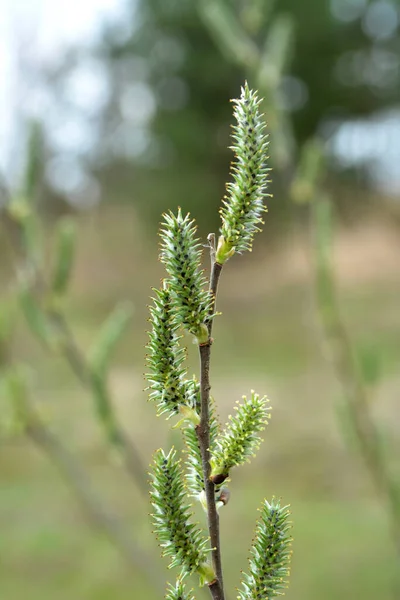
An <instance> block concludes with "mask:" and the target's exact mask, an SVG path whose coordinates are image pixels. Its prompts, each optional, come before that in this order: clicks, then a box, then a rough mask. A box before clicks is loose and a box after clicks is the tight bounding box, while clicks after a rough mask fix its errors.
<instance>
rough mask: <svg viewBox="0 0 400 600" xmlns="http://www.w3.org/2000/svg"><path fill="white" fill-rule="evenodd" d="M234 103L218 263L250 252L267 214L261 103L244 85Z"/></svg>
mask: <svg viewBox="0 0 400 600" xmlns="http://www.w3.org/2000/svg"><path fill="white" fill-rule="evenodd" d="M233 102H234V104H235V110H234V117H235V118H236V121H237V123H236V125H235V126H234V127H233V134H232V139H233V141H234V144H233V146H231V149H232V150H233V151H234V154H235V158H234V161H233V163H232V166H231V173H232V176H233V181H232V182H230V183H228V184H227V186H226V190H227V193H226V195H225V197H224V200H223V206H222V208H221V211H220V213H221V220H222V225H221V229H220V233H221V237H220V239H219V242H218V249H217V256H216V260H217V262H220V263H221V264H223V263H224V262H226V260H228V258H230V256H232V254H233V253H235V252H239V253H240V252H245V251H246V250H251V246H252V242H253V238H254V235H255V233H257V232H258V231H261V229H260V226H261V225H262V224H263V221H262V215H263V213H264V212H266V210H267V209H266V206H265V205H264V198H265V197H266V196H267V194H266V188H267V184H268V171H269V169H268V168H267V166H266V162H267V158H268V138H267V135H266V134H265V122H264V118H263V115H262V114H261V113H260V109H259V107H260V103H261V100H259V99H258V97H257V94H256V93H255V92H253V91H251V90H250V89H249V87H248V85H247V83H246V84H245V86H244V87H243V88H242V93H241V96H240V98H239V99H237V100H233Z"/></svg>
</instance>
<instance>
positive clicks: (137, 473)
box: [5, 215, 147, 499]
mask: <svg viewBox="0 0 400 600" xmlns="http://www.w3.org/2000/svg"><path fill="white" fill-rule="evenodd" d="M6 217H7V215H6ZM5 225H6V227H5V228H6V230H7V232H8V233H9V237H10V241H11V247H12V249H13V251H14V254H15V256H16V257H17V259H18V260H22V261H23V263H24V264H25V265H26V266H27V267H28V269H29V271H30V273H31V275H32V277H31V283H30V288H31V291H32V293H33V294H34V295H35V297H36V298H37V297H41V296H46V294H47V293H48V285H47V282H46V278H45V276H44V275H43V273H42V272H41V269H40V267H39V265H38V264H37V263H36V261H35V260H34V258H33V257H32V256H30V255H29V253H28V252H27V248H26V244H25V243H24V230H23V226H22V225H21V224H20V223H19V222H17V221H15V220H14V219H10V218H9V217H7V219H6V222H5ZM16 270H18V264H17V265H16ZM43 312H44V315H45V317H46V318H47V320H48V322H49V324H50V325H51V327H52V329H53V330H55V332H56V333H57V334H59V336H60V338H61V341H62V343H61V348H60V350H61V354H62V356H63V357H64V358H65V360H66V362H67V363H68V365H69V366H70V368H71V370H72V372H73V373H74V375H75V376H76V378H77V379H78V381H79V382H80V383H81V384H82V385H83V386H84V387H85V388H86V389H87V390H88V391H90V392H91V394H92V396H93V398H94V399H95V403H94V408H95V411H96V412H97V415H98V417H99V420H100V422H101V423H102V425H103V427H104V429H105V431H106V434H107V437H108V440H109V441H110V442H111V443H112V444H113V446H114V447H115V448H117V450H118V451H119V453H120V454H121V456H122V460H123V462H124V464H125V468H126V470H127V472H128V474H129V475H130V477H131V478H132V479H133V481H134V482H135V483H136V485H137V487H138V489H139V490H140V492H141V493H142V495H143V496H144V497H146V499H147V475H146V469H145V468H144V465H143V462H142V459H141V456H140V453H139V451H138V450H137V448H136V446H135V445H134V444H133V443H132V441H131V440H130V439H129V438H128V437H127V436H126V434H125V433H124V431H123V430H122V429H121V427H120V425H119V424H118V420H117V417H116V414H115V410H114V407H113V404H112V401H111V398H110V393H109V390H108V389H107V385H106V382H105V381H101V380H100V379H99V377H97V376H96V374H95V373H93V372H92V369H91V367H90V364H89V363H88V361H87V360H86V358H85V356H84V354H83V353H82V352H81V350H80V348H79V347H78V345H77V343H76V340H75V337H74V335H73V333H72V331H71V328H70V326H69V324H68V321H67V320H66V318H65V316H64V315H63V314H62V313H61V312H60V311H59V310H56V309H54V308H51V307H45V308H44V309H43ZM46 347H47V349H49V347H48V346H46ZM96 399H98V401H96Z"/></svg>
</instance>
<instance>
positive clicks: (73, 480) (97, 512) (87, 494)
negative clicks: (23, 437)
mask: <svg viewBox="0 0 400 600" xmlns="http://www.w3.org/2000/svg"><path fill="white" fill-rule="evenodd" d="M24 411H25V418H27V420H28V423H27V428H26V433H27V434H28V435H29V437H30V438H31V439H32V441H33V442H34V443H35V444H36V445H37V446H38V447H40V448H41V449H42V450H43V451H44V452H45V453H46V454H47V456H48V457H49V458H50V459H51V460H52V462H53V463H54V464H55V465H56V466H57V467H58V469H59V471H60V472H61V474H62V476H63V477H64V478H65V480H66V481H67V483H68V484H70V485H71V486H72V487H73V489H74V491H75V494H76V495H77V497H78V499H79V501H80V503H81V505H82V506H83V508H84V510H85V512H86V514H87V516H88V517H89V518H90V520H91V521H92V522H93V523H94V524H95V525H96V526H97V527H99V528H100V529H102V530H103V531H104V533H105V534H106V535H107V537H108V538H109V539H110V541H111V542H112V543H113V544H114V545H115V547H116V548H118V550H119V551H120V552H121V554H122V555H123V556H124V558H125V559H126V561H127V562H128V564H129V565H130V567H132V568H134V569H135V570H136V571H137V573H144V574H145V576H146V578H147V580H148V582H149V583H150V584H151V586H152V588H153V589H155V590H156V591H157V595H159V594H160V593H162V591H163V584H162V582H161V581H160V579H159V578H158V576H157V575H156V574H155V573H154V569H153V567H152V560H151V558H149V557H147V556H145V554H144V553H143V549H142V548H139V547H137V546H136V545H135V544H134V542H133V541H132V538H131V537H130V535H129V533H128V531H127V529H126V527H125V526H124V525H123V524H122V523H121V522H120V521H119V519H118V518H117V517H116V516H115V515H113V514H112V513H110V512H109V511H108V509H106V507H105V506H104V505H103V504H102V503H101V502H100V501H99V497H98V495H97V494H96V493H95V492H94V490H93V489H92V487H91V485H90V483H89V477H88V473H87V472H86V471H85V469H83V468H82V467H81V466H80V464H79V462H78V461H77V460H76V459H75V458H74V456H73V455H72V454H71V453H70V452H69V450H67V448H65V446H64V445H63V444H62V443H61V442H60V440H59V439H58V438H57V437H56V436H55V435H54V434H53V433H52V432H51V431H50V430H49V429H48V428H47V427H46V426H45V425H44V424H43V422H42V420H41V419H40V417H38V415H37V414H35V412H34V411H33V410H32V408H30V407H27V406H25V408H24Z"/></svg>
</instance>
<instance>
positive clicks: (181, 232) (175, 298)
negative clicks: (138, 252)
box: [160, 209, 211, 343]
mask: <svg viewBox="0 0 400 600" xmlns="http://www.w3.org/2000/svg"><path fill="white" fill-rule="evenodd" d="M160 237H161V253H160V259H161V261H162V262H163V263H164V265H165V268H166V270H167V272H168V274H169V276H170V279H169V285H170V289H171V300H172V304H173V308H174V313H175V317H176V319H177V322H178V323H179V324H180V325H182V326H183V327H184V328H185V329H187V331H189V332H190V333H191V334H192V335H194V336H195V337H196V338H197V339H198V341H199V343H204V342H207V340H208V331H207V327H206V322H207V321H208V320H209V319H210V315H209V312H210V307H211V296H210V294H209V292H208V291H206V290H205V285H206V280H205V277H204V273H203V271H202V269H201V254H202V250H201V244H200V242H199V240H198V239H197V238H196V226H195V224H194V220H191V219H190V218H189V214H187V215H186V216H185V217H182V212H181V209H179V210H178V214H177V216H175V215H174V214H173V213H172V212H169V213H166V214H164V223H163V228H162V229H161V231H160Z"/></svg>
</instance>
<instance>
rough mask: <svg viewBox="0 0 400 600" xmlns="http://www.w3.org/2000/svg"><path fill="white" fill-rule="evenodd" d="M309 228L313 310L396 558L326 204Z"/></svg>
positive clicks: (383, 466) (396, 508)
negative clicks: (340, 295) (341, 305)
mask: <svg viewBox="0 0 400 600" xmlns="http://www.w3.org/2000/svg"><path fill="white" fill-rule="evenodd" d="M311 210H312V213H311V215H312V226H313V229H314V231H313V233H314V244H313V245H314V252H315V285H316V299H317V308H318V311H319V316H320V320H321V324H322V327H323V333H324V336H325V339H326V342H327V344H328V347H329V350H330V355H331V361H332V364H333V367H334V370H335V372H336V376H337V378H338V380H339V382H340V384H341V386H342V388H343V390H344V394H345V398H346V402H347V406H348V410H349V415H350V418H351V422H352V424H353V427H354V430H355V433H356V436H357V438H358V441H359V444H360V450H361V454H362V456H363V459H364V462H365V464H366V467H367V469H368V470H369V472H370V474H371V476H372V479H373V481H374V484H375V487H376V489H377V490H378V492H379V493H380V495H381V496H383V498H384V499H385V500H386V502H387V504H388V508H389V511H390V518H391V521H392V532H393V537H394V543H395V546H396V550H397V552H398V554H399V555H400V497H399V490H398V487H397V485H396V482H395V481H393V479H392V477H391V475H390V472H389V470H388V465H387V462H386V460H385V456H384V454H383V452H382V447H381V443H380V439H379V431H378V429H377V427H376V425H375V423H374V420H373V417H372V415H371V413H370V401H369V400H370V399H369V396H368V391H367V389H366V387H365V384H364V382H363V379H362V376H361V374H360V372H359V369H358V367H357V364H356V358H355V353H354V349H353V346H352V342H351V340H350V337H349V334H348V331H347V329H346V326H345V324H344V322H343V320H342V317H341V314H340V309H339V303H338V299H337V291H336V282H335V277H334V272H333V266H332V264H331V252H330V247H329V246H328V244H329V241H328V240H327V238H329V232H327V231H325V227H329V225H330V223H329V219H330V210H331V205H330V200H329V199H327V198H325V199H323V200H321V199H316V200H314V202H313V203H312V209H311Z"/></svg>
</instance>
